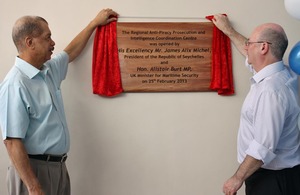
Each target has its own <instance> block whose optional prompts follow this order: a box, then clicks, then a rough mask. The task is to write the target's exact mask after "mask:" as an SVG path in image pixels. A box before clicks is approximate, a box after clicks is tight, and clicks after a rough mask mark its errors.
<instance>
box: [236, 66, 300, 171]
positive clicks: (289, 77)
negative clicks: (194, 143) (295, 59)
mask: <svg viewBox="0 0 300 195" xmlns="http://www.w3.org/2000/svg"><path fill="white" fill-rule="evenodd" d="M251 83H252V84H251V89H250V91H249V93H248V95H247V97H246V99H245V101H244V104H243V107H242V110H241V118H240V127H239V133H238V161H239V163H242V162H243V161H244V159H245V157H246V155H249V156H252V157H253V158H255V159H258V160H262V161H263V162H264V165H263V166H262V168H266V169H271V170H280V169H283V168H290V167H293V166H295V165H298V164H300V131H299V128H298V115H299V112H300V108H299V105H298V85H297V84H298V81H297V75H295V73H293V72H292V71H291V70H290V69H289V68H288V67H286V66H285V65H284V64H283V62H282V61H280V62H277V63H274V64H271V65H268V66H266V67H265V68H263V69H262V70H260V71H259V72H257V73H256V74H255V75H254V76H253V77H252V78H251Z"/></svg>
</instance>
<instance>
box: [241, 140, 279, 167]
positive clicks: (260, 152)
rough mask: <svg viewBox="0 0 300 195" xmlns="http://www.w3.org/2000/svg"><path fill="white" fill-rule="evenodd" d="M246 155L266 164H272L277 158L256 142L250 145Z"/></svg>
mask: <svg viewBox="0 0 300 195" xmlns="http://www.w3.org/2000/svg"><path fill="white" fill-rule="evenodd" d="M246 154H247V155H249V156H252V157H253V158H255V159H257V160H262V161H263V163H264V164H268V163H270V162H271V161H272V160H273V159H274V158H275V157H276V155H275V154H274V153H273V152H272V151H271V150H269V149H268V148H266V147H265V146H263V145H261V144H259V143H258V142H256V141H255V140H253V141H252V142H251V143H250V146H249V148H248V149H247V150H246Z"/></svg>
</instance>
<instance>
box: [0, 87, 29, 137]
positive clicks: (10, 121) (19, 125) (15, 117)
mask: <svg viewBox="0 0 300 195" xmlns="http://www.w3.org/2000/svg"><path fill="white" fill-rule="evenodd" d="M23 93H25V92H24V91H23V90H22V87H20V84H19V83H5V84H4V86H2V90H1V95H0V96H1V98H3V101H1V104H0V110H1V112H0V118H1V120H0V121H1V129H2V137H3V140H5V139H6V138H7V137H13V138H21V139H22V138H24V137H25V135H26V132H27V129H28V126H29V114H28V106H27V105H26V103H25V102H24V101H23V98H22V96H23Z"/></svg>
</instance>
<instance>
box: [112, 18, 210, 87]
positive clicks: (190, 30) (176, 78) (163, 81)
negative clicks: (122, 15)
mask: <svg viewBox="0 0 300 195" xmlns="http://www.w3.org/2000/svg"><path fill="white" fill-rule="evenodd" d="M212 36H213V24H212V23H211V22H196V23H182V22H179V23H177V22H173V23H164V22H158V23H156V22H153V23H130V22H128V23H127V22H119V23H118V24H117V41H118V52H119V61H120V69H121V78H122V85H123V89H124V91H125V92H163V91H166V92H172V91H173V92H180V91H185V92H187V91H211V90H210V89H209V85H210V81H211V52H212V51H211V50H212Z"/></svg>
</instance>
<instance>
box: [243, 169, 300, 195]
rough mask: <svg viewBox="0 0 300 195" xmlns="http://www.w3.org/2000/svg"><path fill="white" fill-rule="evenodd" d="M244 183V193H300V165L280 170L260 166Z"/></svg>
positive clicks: (274, 194) (257, 194) (294, 194)
mask: <svg viewBox="0 0 300 195" xmlns="http://www.w3.org/2000/svg"><path fill="white" fill-rule="evenodd" d="M245 184H246V195H300V165H298V166H295V167H293V168H287V169H282V170H267V169H262V168H261V169H259V170H257V171H256V172H255V173H253V174H252V175H251V176H250V177H249V178H248V179H247V180H246V181H245Z"/></svg>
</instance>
